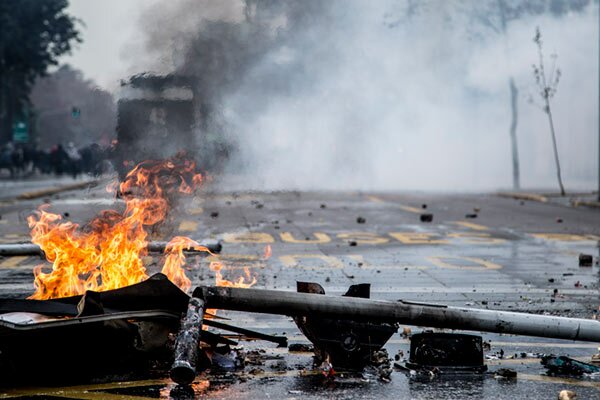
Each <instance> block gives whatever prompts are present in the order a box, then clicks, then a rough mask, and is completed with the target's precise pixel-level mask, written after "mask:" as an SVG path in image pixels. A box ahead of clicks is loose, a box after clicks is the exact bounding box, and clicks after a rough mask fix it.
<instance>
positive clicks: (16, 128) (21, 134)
mask: <svg viewBox="0 0 600 400" xmlns="http://www.w3.org/2000/svg"><path fill="white" fill-rule="evenodd" d="M12 137H13V141H14V142H16V143H27V142H29V126H28V124H27V121H16V122H15V123H14V124H13V132H12Z"/></svg>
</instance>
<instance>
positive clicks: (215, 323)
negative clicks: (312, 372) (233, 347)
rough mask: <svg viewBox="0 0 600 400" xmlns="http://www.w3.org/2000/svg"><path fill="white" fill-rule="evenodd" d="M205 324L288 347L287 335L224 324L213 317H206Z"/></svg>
mask: <svg viewBox="0 0 600 400" xmlns="http://www.w3.org/2000/svg"><path fill="white" fill-rule="evenodd" d="M204 325H207V326H212V327H213V328H219V329H223V330H225V331H229V332H235V333H239V334H242V335H245V336H247V337H249V338H252V339H261V340H264V341H267V342H272V343H277V344H278V345H279V347H287V338H286V337H285V336H274V335H267V334H266V333H261V332H256V331H251V330H250V329H244V328H240V327H237V326H233V325H228V324H224V323H222V322H218V321H213V320H211V319H205V320H204Z"/></svg>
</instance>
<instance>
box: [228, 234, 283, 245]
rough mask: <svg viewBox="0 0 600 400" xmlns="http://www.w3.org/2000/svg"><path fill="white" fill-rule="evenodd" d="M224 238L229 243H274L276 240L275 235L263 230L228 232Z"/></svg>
mask: <svg viewBox="0 0 600 400" xmlns="http://www.w3.org/2000/svg"><path fill="white" fill-rule="evenodd" d="M223 240H225V242H227V243H273V242H274V241H275V239H274V238H273V236H271V235H269V234H268V233H263V232H244V233H226V234H225V235H224V236H223Z"/></svg>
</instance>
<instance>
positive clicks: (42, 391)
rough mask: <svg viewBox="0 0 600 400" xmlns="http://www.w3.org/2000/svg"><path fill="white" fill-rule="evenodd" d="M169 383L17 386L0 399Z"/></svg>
mask: <svg viewBox="0 0 600 400" xmlns="http://www.w3.org/2000/svg"><path fill="white" fill-rule="evenodd" d="M169 383H171V381H170V380H169V379H149V380H142V381H130V382H109V383H101V384H95V385H85V386H69V387H56V388H54V387H53V388H46V387H39V388H19V389H9V390H8V391H6V392H4V393H0V399H8V398H12V397H22V396H34V395H38V396H39V395H46V396H65V397H71V396H76V395H77V394H78V393H84V392H89V391H93V390H110V389H127V388H135V387H145V386H156V385H167V384H169Z"/></svg>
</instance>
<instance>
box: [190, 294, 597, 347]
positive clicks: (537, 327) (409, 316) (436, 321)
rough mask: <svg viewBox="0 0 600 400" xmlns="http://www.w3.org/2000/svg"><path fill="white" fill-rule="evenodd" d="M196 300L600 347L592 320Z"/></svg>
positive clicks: (328, 302)
mask: <svg viewBox="0 0 600 400" xmlns="http://www.w3.org/2000/svg"><path fill="white" fill-rule="evenodd" d="M194 295H195V296H203V298H204V300H205V301H206V307H207V308H220V309H226V310H236V311H248V312H257V313H267V314H280V315H289V316H305V315H320V316H324V317H331V318H337V319H348V320H369V321H381V322H398V323H403V324H409V325H416V326H426V327H435V328H446V329H461V330H472V331H481V332H496V333H508V334H515V335H528V336H539V337H548V338H556V339H570V340H583V341H590V342H600V321H595V320H588V319H578V318H565V317H554V316H545V315H537V314H526V313H516V312H507V311H493V310H481V309H475V308H459V307H448V306H444V305H432V304H424V303H413V302H408V301H398V302H391V301H381V300H370V299H361V298H352V297H342V296H340V297H334V296H325V295H320V294H309V293H295V292H285V291H279V290H261V289H241V288H228V287H214V286H200V287H198V288H196V290H195V291H194Z"/></svg>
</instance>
